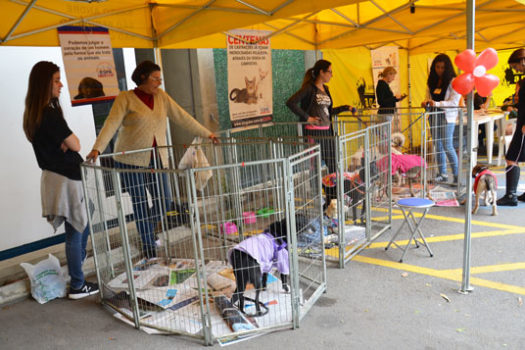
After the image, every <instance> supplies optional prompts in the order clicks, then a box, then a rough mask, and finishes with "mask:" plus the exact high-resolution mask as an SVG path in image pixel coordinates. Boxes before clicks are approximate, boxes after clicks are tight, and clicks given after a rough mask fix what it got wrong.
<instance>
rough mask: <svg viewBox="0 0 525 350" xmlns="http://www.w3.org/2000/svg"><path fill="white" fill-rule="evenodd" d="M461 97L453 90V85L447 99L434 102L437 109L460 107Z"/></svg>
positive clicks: (448, 91)
mask: <svg viewBox="0 0 525 350" xmlns="http://www.w3.org/2000/svg"><path fill="white" fill-rule="evenodd" d="M460 99H461V95H460V94H458V93H457V92H456V90H454V89H453V88H452V84H449V85H448V88H447V92H446V94H445V99H444V100H443V101H434V106H436V107H457V106H459V100H460Z"/></svg>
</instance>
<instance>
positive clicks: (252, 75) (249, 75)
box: [226, 30, 273, 128]
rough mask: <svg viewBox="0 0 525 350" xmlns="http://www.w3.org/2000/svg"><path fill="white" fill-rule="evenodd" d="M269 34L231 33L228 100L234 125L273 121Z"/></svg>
mask: <svg viewBox="0 0 525 350" xmlns="http://www.w3.org/2000/svg"><path fill="white" fill-rule="evenodd" d="M269 34H270V32H268V31H260V30H232V31H230V32H229V33H228V36H227V38H226V40H227V42H226V46H227V48H228V100H229V107H230V120H231V122H232V126H233V127H234V128H235V127H241V126H247V125H253V124H260V123H264V122H269V121H271V120H272V114H273V92H272V50H271V47H270V39H269V38H268V37H267V36H268V35H269Z"/></svg>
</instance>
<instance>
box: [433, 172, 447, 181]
mask: <svg viewBox="0 0 525 350" xmlns="http://www.w3.org/2000/svg"><path fill="white" fill-rule="evenodd" d="M435 180H436V182H441V183H446V182H448V175H447V174H438V176H436V179H435Z"/></svg>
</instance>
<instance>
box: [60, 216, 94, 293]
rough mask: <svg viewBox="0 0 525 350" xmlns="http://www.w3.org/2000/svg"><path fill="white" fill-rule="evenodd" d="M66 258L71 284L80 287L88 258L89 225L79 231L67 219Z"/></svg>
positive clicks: (72, 286)
mask: <svg viewBox="0 0 525 350" xmlns="http://www.w3.org/2000/svg"><path fill="white" fill-rule="evenodd" d="M65 228H66V259H67V268H68V270H69V276H71V282H70V286H71V288H73V289H80V288H82V286H83V285H84V273H83V272H82V263H83V262H84V259H85V258H86V245H87V240H88V237H89V226H86V228H85V229H84V232H82V233H81V232H78V231H77V230H75V228H74V227H73V226H71V225H70V224H69V222H67V221H66V223H65Z"/></svg>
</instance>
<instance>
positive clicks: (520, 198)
mask: <svg viewBox="0 0 525 350" xmlns="http://www.w3.org/2000/svg"><path fill="white" fill-rule="evenodd" d="M518 200H519V201H521V202H525V192H523V193H522V194H520V195H519V196H518Z"/></svg>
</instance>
